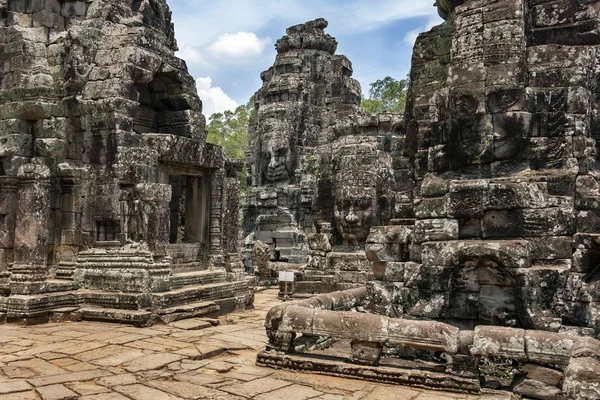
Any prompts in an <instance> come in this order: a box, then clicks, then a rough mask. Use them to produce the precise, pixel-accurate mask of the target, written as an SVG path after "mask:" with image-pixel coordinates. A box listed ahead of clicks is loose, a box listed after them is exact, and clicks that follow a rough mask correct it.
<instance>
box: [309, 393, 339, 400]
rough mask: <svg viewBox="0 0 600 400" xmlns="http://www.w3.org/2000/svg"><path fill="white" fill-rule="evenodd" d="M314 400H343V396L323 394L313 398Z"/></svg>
mask: <svg viewBox="0 0 600 400" xmlns="http://www.w3.org/2000/svg"><path fill="white" fill-rule="evenodd" d="M314 399H315V400H344V396H343V395H341V394H330V393H327V394H324V395H322V396H318V397H315V398H314Z"/></svg>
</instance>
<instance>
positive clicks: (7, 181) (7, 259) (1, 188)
mask: <svg viewBox="0 0 600 400" xmlns="http://www.w3.org/2000/svg"><path fill="white" fill-rule="evenodd" d="M18 182H19V181H18V179H16V178H13V177H3V178H0V292H1V291H2V290H3V287H8V280H9V278H10V271H9V268H8V266H9V265H10V264H12V260H13V247H14V242H15V223H16V217H17V204H18V203H19V202H18V200H17V199H18V198H17V196H18V188H19V186H18Z"/></svg>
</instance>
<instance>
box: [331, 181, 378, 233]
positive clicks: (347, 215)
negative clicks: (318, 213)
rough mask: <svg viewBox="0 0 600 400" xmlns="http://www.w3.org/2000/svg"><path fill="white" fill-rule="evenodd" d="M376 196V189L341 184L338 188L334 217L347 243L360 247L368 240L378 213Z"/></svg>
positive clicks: (339, 231)
mask: <svg viewBox="0 0 600 400" xmlns="http://www.w3.org/2000/svg"><path fill="white" fill-rule="evenodd" d="M376 196H377V193H376V190H375V188H374V187H361V186H352V185H345V184H341V185H340V186H339V187H337V188H336V191H335V202H334V206H333V216H334V219H335V225H336V228H337V231H338V233H339V234H340V236H341V237H342V238H343V239H344V241H345V242H347V243H349V244H351V245H358V244H359V243H360V242H364V241H365V240H366V239H367V236H368V235H369V231H370V229H371V226H372V225H373V220H374V217H375V215H376V212H377V202H376Z"/></svg>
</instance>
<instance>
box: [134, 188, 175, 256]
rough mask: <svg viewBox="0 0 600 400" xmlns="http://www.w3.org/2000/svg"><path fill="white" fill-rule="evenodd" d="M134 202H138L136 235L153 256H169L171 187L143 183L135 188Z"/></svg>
mask: <svg viewBox="0 0 600 400" xmlns="http://www.w3.org/2000/svg"><path fill="white" fill-rule="evenodd" d="M134 198H135V200H134V201H139V203H140V204H139V208H140V210H139V212H140V215H139V216H137V218H139V219H140V223H138V224H137V225H140V226H138V228H137V229H138V230H139V232H137V234H138V235H141V238H143V239H145V241H146V242H147V243H148V248H149V250H150V251H151V252H152V253H153V254H154V256H167V255H168V254H169V223H170V221H169V217H170V214H169V202H170V201H171V185H165V184H160V183H143V184H138V185H136V186H135V196H134Z"/></svg>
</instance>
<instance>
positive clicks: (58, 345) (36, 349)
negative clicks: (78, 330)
mask: <svg viewBox="0 0 600 400" xmlns="http://www.w3.org/2000/svg"><path fill="white" fill-rule="evenodd" d="M84 343H85V342H81V341H66V342H54V343H46V344H42V345H40V346H33V347H31V348H28V349H27V350H23V351H20V352H18V353H15V354H16V355H18V356H33V355H36V354H41V353H46V352H49V351H51V352H57V353H64V352H63V351H61V350H63V349H64V348H69V347H73V346H77V345H83V344H84Z"/></svg>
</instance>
